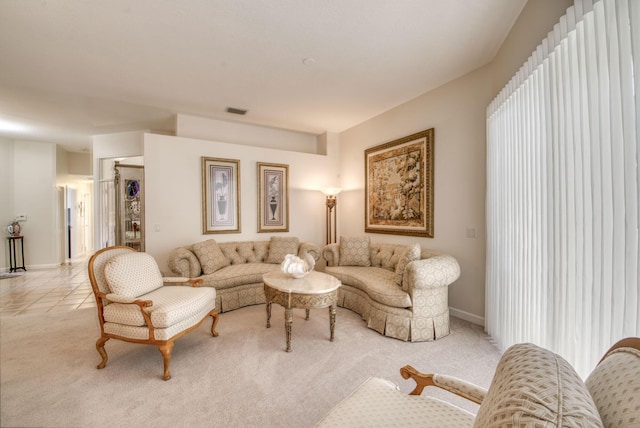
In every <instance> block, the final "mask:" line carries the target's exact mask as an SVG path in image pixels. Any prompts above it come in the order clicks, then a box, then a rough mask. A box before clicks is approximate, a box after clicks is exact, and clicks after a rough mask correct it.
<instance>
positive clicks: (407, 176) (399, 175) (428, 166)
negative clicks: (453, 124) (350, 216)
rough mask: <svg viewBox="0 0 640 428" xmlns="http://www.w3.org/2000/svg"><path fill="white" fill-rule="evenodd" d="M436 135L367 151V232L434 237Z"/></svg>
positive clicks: (429, 132) (427, 132) (428, 132)
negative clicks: (434, 156)
mask: <svg viewBox="0 0 640 428" xmlns="http://www.w3.org/2000/svg"><path fill="white" fill-rule="evenodd" d="M433 134H434V130H433V128H431V129H427V130H425V131H421V132H418V133H415V134H412V135H409V136H407V137H404V138H400V139H398V140H394V141H391V142H388V143H385V144H381V145H379V146H375V147H371V148H369V149H366V150H365V152H364V162H365V192H364V194H365V228H364V231H365V232H368V233H388V234H393V235H410V236H423V237H427V238H433V213H434V212H433V149H434V135H433Z"/></svg>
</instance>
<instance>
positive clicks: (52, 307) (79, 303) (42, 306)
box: [0, 258, 96, 317]
mask: <svg viewBox="0 0 640 428" xmlns="http://www.w3.org/2000/svg"><path fill="white" fill-rule="evenodd" d="M88 260H89V259H88V258H87V259H85V260H82V261H74V262H71V263H69V264H65V265H62V266H60V267H57V268H51V269H37V270H28V271H27V272H23V271H22V270H21V271H19V272H17V274H18V276H14V277H10V278H3V279H0V316H2V317H13V316H20V315H37V314H43V313H45V312H63V311H74V310H76V309H83V308H95V307H96V303H95V298H94V297H93V292H92V291H91V284H90V283H89V276H88V273H87V262H88Z"/></svg>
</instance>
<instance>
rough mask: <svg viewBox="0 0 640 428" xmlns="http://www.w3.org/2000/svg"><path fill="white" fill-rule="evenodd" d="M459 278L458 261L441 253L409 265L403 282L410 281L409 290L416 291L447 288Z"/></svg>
mask: <svg viewBox="0 0 640 428" xmlns="http://www.w3.org/2000/svg"><path fill="white" fill-rule="evenodd" d="M458 277H460V265H459V264H458V261H457V260H456V259H455V257H453V256H450V255H448V254H442V253H440V254H437V255H435V256H433V257H429V258H427V259H420V260H415V261H413V262H410V263H409V264H407V267H406V268H405V271H404V278H403V281H408V283H407V286H408V287H407V289H408V290H415V289H425V288H439V287H446V286H447V285H449V284H451V283H452V282H454V281H455V280H456V279H458Z"/></svg>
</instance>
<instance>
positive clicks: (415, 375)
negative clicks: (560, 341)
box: [400, 337, 640, 404]
mask: <svg viewBox="0 0 640 428" xmlns="http://www.w3.org/2000/svg"><path fill="white" fill-rule="evenodd" d="M618 348H633V349H637V350H639V351H640V338H637V337H627V338H625V339H621V340H619V341H618V342H616V343H615V344H614V345H613V346H611V348H609V350H608V351H607V352H606V353H605V354H604V356H603V357H602V359H601V360H600V361H599V362H598V364H600V363H602V362H603V361H604V360H605V359H606V358H607V357H608V356H609V355H610V354H611V353H612V352H613V351H614V350H616V349H618ZM400 376H402V378H403V379H409V378H411V379H413V381H414V382H415V383H416V386H415V388H414V389H413V391H411V392H410V393H409V395H420V394H422V391H423V390H424V388H425V387H427V386H435V387H438V388H440V389H444V390H445V391H449V392H451V393H452V394H455V395H457V396H459V397H462V398H466V399H467V400H470V401H473V402H474V403H476V404H482V401H483V400H484V397H485V396H486V393H487V390H486V389H484V388H482V387H480V386H477V385H474V384H472V383H470V382H466V381H464V380H462V379H458V378H455V377H452V376H445V375H438V374H433V373H422V372H420V371H418V370H416V369H415V368H413V367H412V366H408V365H407V366H404V367H402V368H401V369H400Z"/></svg>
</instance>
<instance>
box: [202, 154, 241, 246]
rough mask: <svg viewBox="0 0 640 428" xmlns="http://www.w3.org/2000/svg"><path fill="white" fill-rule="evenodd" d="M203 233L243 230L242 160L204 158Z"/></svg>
mask: <svg viewBox="0 0 640 428" xmlns="http://www.w3.org/2000/svg"><path fill="white" fill-rule="evenodd" d="M202 233H205V234H206V233H240V161H239V160H236V159H218V158H207V157H202Z"/></svg>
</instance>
